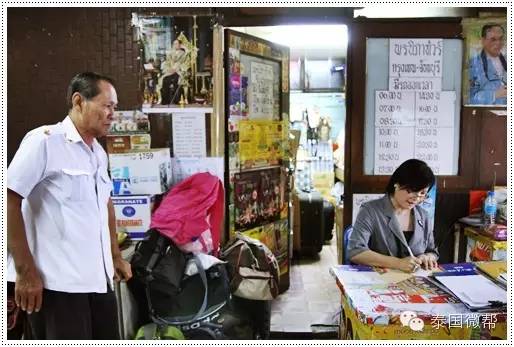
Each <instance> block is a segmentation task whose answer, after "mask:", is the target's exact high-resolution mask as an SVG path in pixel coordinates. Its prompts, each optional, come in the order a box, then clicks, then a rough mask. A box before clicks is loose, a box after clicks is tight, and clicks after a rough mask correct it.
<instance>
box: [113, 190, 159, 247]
mask: <svg viewBox="0 0 514 347" xmlns="http://www.w3.org/2000/svg"><path fill="white" fill-rule="evenodd" d="M112 203H113V205H114V212H115V215H116V231H117V232H126V233H127V234H128V236H129V237H130V238H131V239H132V240H141V239H143V238H144V236H145V232H146V231H147V230H148V229H149V228H150V219H151V214H152V204H153V196H152V195H131V196H113V197H112Z"/></svg>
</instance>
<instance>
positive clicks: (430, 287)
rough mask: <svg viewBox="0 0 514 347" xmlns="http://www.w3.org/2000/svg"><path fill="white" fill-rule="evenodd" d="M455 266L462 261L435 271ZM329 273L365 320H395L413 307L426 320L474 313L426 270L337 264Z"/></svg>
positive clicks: (375, 322) (377, 322)
mask: <svg viewBox="0 0 514 347" xmlns="http://www.w3.org/2000/svg"><path fill="white" fill-rule="evenodd" d="M458 266H466V264H447V265H440V269H439V270H437V271H452V268H454V267H458ZM467 266H469V265H467ZM330 273H331V274H332V275H333V276H334V277H335V279H336V281H337V285H338V287H339V288H340V289H341V292H342V294H343V296H344V298H345V300H347V301H348V304H349V305H350V307H351V308H352V309H353V310H355V312H356V313H357V316H358V318H359V320H360V321H361V322H363V323H366V324H374V325H389V324H398V323H399V320H400V314H401V313H402V312H405V311H414V312H415V313H416V315H417V316H418V317H420V318H422V319H423V320H428V321H430V320H431V319H434V318H435V317H437V318H439V319H442V318H446V319H448V317H449V316H450V315H453V316H457V315H458V316H460V317H461V318H462V319H467V318H470V317H476V316H477V313H476V312H472V311H470V310H469V309H468V308H467V307H466V306H465V305H464V304H462V303H460V302H458V301H456V299H454V298H453V297H452V296H450V295H448V294H447V293H445V292H444V291H442V290H441V289H439V288H438V287H437V286H435V285H434V284H432V283H431V282H430V281H429V280H428V279H427V278H426V276H427V275H428V274H429V272H427V271H418V272H416V273H415V274H408V273H404V272H400V271H397V270H390V269H379V268H372V267H369V266H361V265H338V266H334V267H332V268H331V269H330ZM500 316H501V317H497V319H498V321H500V320H505V318H506V314H504V313H502V314H500Z"/></svg>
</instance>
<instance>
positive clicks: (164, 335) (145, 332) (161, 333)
mask: <svg viewBox="0 0 514 347" xmlns="http://www.w3.org/2000/svg"><path fill="white" fill-rule="evenodd" d="M135 339H136V340H185V339H186V338H185V337H184V334H182V331H180V329H178V328H177V327H174V326H172V325H157V324H155V323H149V324H146V325H143V326H142V327H141V328H139V330H138V331H137V334H136V337H135Z"/></svg>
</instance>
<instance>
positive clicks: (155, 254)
mask: <svg viewBox="0 0 514 347" xmlns="http://www.w3.org/2000/svg"><path fill="white" fill-rule="evenodd" d="M158 237H159V238H158V239H157V245H156V247H155V248H154V249H153V253H152V255H151V256H150V259H149V260H148V264H146V267H145V270H146V272H147V273H151V272H152V269H153V268H154V266H155V264H156V263H157V260H158V259H159V258H160V257H161V253H162V248H163V247H164V243H165V242H166V239H165V238H164V236H162V235H159V236H158Z"/></svg>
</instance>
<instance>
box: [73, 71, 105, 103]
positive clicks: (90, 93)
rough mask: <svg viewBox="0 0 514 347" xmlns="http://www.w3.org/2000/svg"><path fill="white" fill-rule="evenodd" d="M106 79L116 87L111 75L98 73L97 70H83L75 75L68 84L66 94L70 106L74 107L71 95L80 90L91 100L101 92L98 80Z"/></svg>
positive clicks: (81, 93)
mask: <svg viewBox="0 0 514 347" xmlns="http://www.w3.org/2000/svg"><path fill="white" fill-rule="evenodd" d="M100 81H105V82H107V83H110V84H111V85H112V86H113V87H114V80H113V79H112V78H110V77H107V76H104V75H100V74H97V73H96V72H81V73H79V74H77V75H75V76H74V77H73V78H72V79H71V81H70V85H69V86H68V93H67V94H66V100H67V102H68V106H69V107H70V108H72V106H73V105H72V103H71V97H72V95H73V93H75V92H78V93H80V95H82V96H83V97H84V98H86V100H90V99H92V98H94V97H95V96H97V95H98V93H100V91H99V89H98V82H100Z"/></svg>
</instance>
